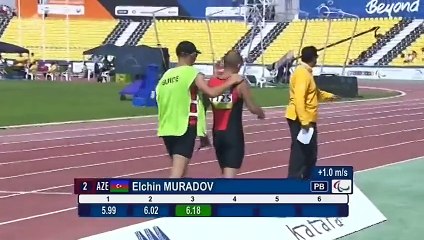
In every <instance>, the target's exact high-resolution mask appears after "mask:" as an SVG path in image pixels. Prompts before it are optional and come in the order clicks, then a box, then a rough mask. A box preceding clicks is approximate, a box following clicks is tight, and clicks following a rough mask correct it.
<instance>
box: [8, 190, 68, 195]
mask: <svg viewBox="0 0 424 240" xmlns="http://www.w3.org/2000/svg"><path fill="white" fill-rule="evenodd" d="M0 193H7V194H10V193H13V194H36V195H37V194H38V195H72V194H73V193H71V192H31V191H1V190H0Z"/></svg>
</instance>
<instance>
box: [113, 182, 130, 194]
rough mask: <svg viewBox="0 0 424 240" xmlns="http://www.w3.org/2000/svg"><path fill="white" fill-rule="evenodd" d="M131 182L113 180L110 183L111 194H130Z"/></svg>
mask: <svg viewBox="0 0 424 240" xmlns="http://www.w3.org/2000/svg"><path fill="white" fill-rule="evenodd" d="M129 185H130V183H129V181H128V180H112V181H110V192H111V193H127V192H129Z"/></svg>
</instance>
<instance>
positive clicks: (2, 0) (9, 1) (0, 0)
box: [0, 0, 35, 8]
mask: <svg viewBox="0 0 424 240" xmlns="http://www.w3.org/2000/svg"><path fill="white" fill-rule="evenodd" d="M21 1H22V0H21ZM27 1H32V0H27ZM34 1H35V0H34ZM0 5H7V6H9V7H12V8H15V7H16V6H15V5H16V0H0Z"/></svg>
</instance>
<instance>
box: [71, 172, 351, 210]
mask: <svg viewBox="0 0 424 240" xmlns="http://www.w3.org/2000/svg"><path fill="white" fill-rule="evenodd" d="M352 188H353V168H352V167H327V166H326V167H317V168H315V169H314V172H313V177H312V179H311V180H309V181H301V180H295V179H75V194H78V214H79V216H80V217H149V218H159V217H347V216H348V215H349V195H350V194H352V193H353V192H352Z"/></svg>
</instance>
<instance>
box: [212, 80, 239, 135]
mask: <svg viewBox="0 0 424 240" xmlns="http://www.w3.org/2000/svg"><path fill="white" fill-rule="evenodd" d="M224 81H226V79H220V78H218V77H213V78H211V79H210V80H209V83H208V85H209V86H210V87H216V86H220V85H221V84H223V83H224ZM210 101H211V105H212V110H213V130H214V131H227V132H231V133H232V134H237V133H241V134H243V123H242V114H243V99H242V98H241V96H240V93H239V92H238V91H237V89H236V88H231V89H228V90H227V91H225V92H224V93H223V94H222V95H220V96H218V97H215V98H211V99H210Z"/></svg>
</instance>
